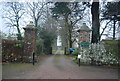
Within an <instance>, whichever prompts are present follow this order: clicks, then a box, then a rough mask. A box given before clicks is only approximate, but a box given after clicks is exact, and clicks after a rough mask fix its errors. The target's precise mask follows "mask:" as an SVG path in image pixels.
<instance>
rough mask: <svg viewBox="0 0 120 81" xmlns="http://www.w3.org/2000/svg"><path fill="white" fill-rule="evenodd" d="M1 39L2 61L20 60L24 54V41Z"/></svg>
mask: <svg viewBox="0 0 120 81" xmlns="http://www.w3.org/2000/svg"><path fill="white" fill-rule="evenodd" d="M1 40H2V61H3V62H20V61H22V56H23V54H24V52H23V50H24V41H18V40H6V39H1Z"/></svg>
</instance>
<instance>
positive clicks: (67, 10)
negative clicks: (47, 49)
mask: <svg viewBox="0 0 120 81" xmlns="http://www.w3.org/2000/svg"><path fill="white" fill-rule="evenodd" d="M54 5H55V7H53V8H51V10H52V14H53V17H55V18H56V19H57V20H59V21H63V22H64V23H61V24H60V27H61V29H60V36H61V38H62V43H63V44H62V45H66V47H67V48H71V47H72V43H73V42H74V38H73V36H74V35H73V34H74V29H75V27H76V26H75V25H76V23H78V21H79V20H81V19H82V18H83V14H84V10H85V6H83V5H82V3H79V2H56V3H55V4H54Z"/></svg>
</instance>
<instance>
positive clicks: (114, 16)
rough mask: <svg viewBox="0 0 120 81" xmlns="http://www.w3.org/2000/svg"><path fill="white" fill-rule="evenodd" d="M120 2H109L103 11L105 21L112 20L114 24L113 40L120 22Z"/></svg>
mask: <svg viewBox="0 0 120 81" xmlns="http://www.w3.org/2000/svg"><path fill="white" fill-rule="evenodd" d="M119 8H120V1H119V2H107V3H106V5H105V6H104V8H103V10H102V14H103V15H102V17H103V20H110V21H112V22H113V40H115V38H116V37H115V32H116V28H117V25H116V23H117V22H118V21H120V17H119V15H120V9H119Z"/></svg>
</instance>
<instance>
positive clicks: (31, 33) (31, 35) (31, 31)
mask: <svg viewBox="0 0 120 81" xmlns="http://www.w3.org/2000/svg"><path fill="white" fill-rule="evenodd" d="M23 29H24V30H25V33H24V35H25V37H24V55H23V56H24V61H25V62H32V56H33V53H35V52H36V33H37V28H35V27H34V25H33V22H32V21H30V23H29V24H28V25H27V26H26V27H25V28H23Z"/></svg>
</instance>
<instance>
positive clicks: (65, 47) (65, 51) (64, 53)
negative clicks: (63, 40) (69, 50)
mask: <svg viewBox="0 0 120 81" xmlns="http://www.w3.org/2000/svg"><path fill="white" fill-rule="evenodd" d="M64 54H65V55H66V47H65V53H64Z"/></svg>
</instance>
